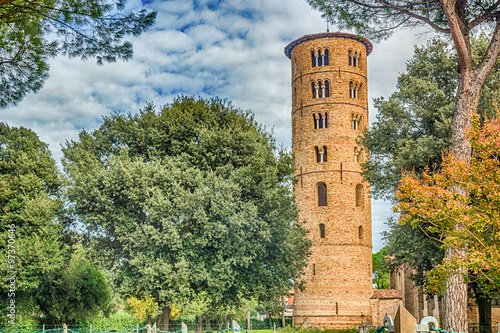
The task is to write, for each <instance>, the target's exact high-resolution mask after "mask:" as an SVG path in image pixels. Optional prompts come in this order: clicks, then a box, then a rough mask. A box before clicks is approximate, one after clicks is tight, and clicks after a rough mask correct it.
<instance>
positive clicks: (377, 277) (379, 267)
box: [372, 247, 389, 289]
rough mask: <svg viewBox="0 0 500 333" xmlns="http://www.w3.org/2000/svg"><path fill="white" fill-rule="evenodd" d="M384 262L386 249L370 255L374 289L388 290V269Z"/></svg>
mask: <svg viewBox="0 0 500 333" xmlns="http://www.w3.org/2000/svg"><path fill="white" fill-rule="evenodd" d="M386 261H387V248H386V247H383V248H381V249H380V251H378V252H376V253H373V254H372V262H373V286H374V288H375V289H387V288H389V269H388V268H387V265H386Z"/></svg>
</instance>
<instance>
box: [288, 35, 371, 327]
mask: <svg viewBox="0 0 500 333" xmlns="http://www.w3.org/2000/svg"><path fill="white" fill-rule="evenodd" d="M371 50H372V44H371V43H370V42H369V41H368V40H367V39H364V38H361V37H359V36H356V35H352V34H346V33H339V32H337V33H329V32H327V33H319V34H314V35H306V36H304V37H301V38H299V39H297V40H295V41H293V42H291V43H290V44H289V45H287V46H286V47H285V54H286V56H287V57H288V58H290V59H291V61H292V150H293V153H294V163H295V168H296V171H295V177H296V178H297V183H296V185H295V186H294V192H295V195H296V202H297V205H298V206H299V209H300V215H299V216H300V220H303V221H305V222H306V226H307V228H308V229H309V231H310V232H309V238H310V239H311V240H312V243H313V245H312V248H311V252H312V255H311V258H310V261H309V266H308V267H307V268H306V271H305V272H304V277H303V280H304V282H305V283H306V289H305V290H304V291H302V292H301V291H299V290H296V291H295V308H294V325H295V327H316V328H318V327H321V328H322V329H344V328H352V327H357V326H359V325H361V324H362V323H363V321H369V318H371V310H370V296H371V294H372V238H371V206H370V187H369V184H368V183H366V182H365V181H364V180H363V178H362V177H361V174H360V172H361V166H360V163H362V162H363V161H364V159H365V158H366V152H365V149H364V148H363V147H362V146H360V145H359V144H357V143H356V138H357V137H358V135H359V134H360V133H361V131H362V130H363V129H364V128H366V127H367V126H368V96H367V78H366V73H367V70H366V57H367V55H368V54H370V52H371Z"/></svg>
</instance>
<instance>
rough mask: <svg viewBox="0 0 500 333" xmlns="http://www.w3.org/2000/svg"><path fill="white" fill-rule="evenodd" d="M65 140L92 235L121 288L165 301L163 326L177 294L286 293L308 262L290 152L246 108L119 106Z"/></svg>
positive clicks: (71, 193) (211, 302)
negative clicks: (125, 109)
mask: <svg viewBox="0 0 500 333" xmlns="http://www.w3.org/2000/svg"><path fill="white" fill-rule="evenodd" d="M63 151H64V160H63V164H64V167H65V170H66V171H67V174H68V176H69V178H70V181H71V186H70V188H69V190H68V197H69V199H70V200H71V201H72V202H73V208H74V212H75V214H76V215H77V216H78V220H79V221H81V222H82V223H83V225H84V227H85V229H86V232H87V235H88V236H87V239H88V241H89V244H91V246H93V248H94V249H102V250H99V251H98V254H100V255H102V256H105V258H102V260H101V262H104V263H109V264H110V269H114V270H115V271H118V272H120V273H119V274H117V275H118V276H119V285H120V286H121V288H122V292H123V293H125V294H127V295H130V296H141V297H143V296H148V295H151V296H153V297H154V298H155V300H156V301H158V303H159V306H160V309H161V313H162V315H161V316H160V318H159V319H160V322H162V323H163V325H164V326H163V327H164V328H166V326H167V325H168V318H169V313H170V308H171V307H172V305H173V304H176V305H179V307H180V308H183V307H185V306H186V305H188V304H191V305H193V304H194V305H196V306H197V307H198V308H200V309H203V308H219V307H223V306H227V307H230V306H232V305H236V304H239V302H240V300H241V299H242V298H249V296H255V297H257V298H258V299H259V300H260V301H265V300H269V299H274V300H276V299H279V297H280V296H282V295H284V294H286V293H287V292H288V291H289V289H290V288H291V287H292V285H293V281H294V280H296V279H297V278H298V277H299V275H300V272H301V270H302V269H303V268H304V267H305V265H306V258H307V255H308V248H309V241H308V240H307V239H306V238H305V232H306V231H305V229H304V228H303V226H302V224H301V223H299V222H298V221H297V208H296V206H295V205H294V203H293V198H292V195H291V182H292V166H291V156H290V154H289V153H287V152H285V151H284V150H283V149H278V148H277V147H276V145H275V143H274V139H273V138H272V137H271V135H270V134H269V133H267V132H266V131H265V130H264V128H263V127H262V126H261V125H259V124H257V123H256V122H255V120H254V119H253V116H252V115H251V114H250V113H248V112H243V111H241V110H237V109H235V108H233V107H231V106H230V105H227V104H225V103H223V102H222V101H220V100H210V101H205V100H202V99H194V98H188V97H181V98H178V99H176V100H175V101H174V103H172V104H170V105H167V106H165V107H163V108H162V109H161V110H160V111H158V112H157V111H155V109H154V107H153V106H151V105H150V106H148V107H146V108H145V109H144V110H142V111H140V112H139V113H138V114H135V115H132V114H128V115H118V114H115V115H112V116H111V117H108V118H106V119H105V121H104V123H103V125H102V126H101V127H100V128H99V129H98V130H96V131H94V132H93V133H87V132H85V131H83V132H81V133H80V138H79V140H78V141H74V142H69V143H67V145H66V147H65V148H64V149H63ZM111 264H112V267H111ZM297 287H299V286H297Z"/></svg>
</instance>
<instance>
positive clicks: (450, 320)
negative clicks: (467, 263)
mask: <svg viewBox="0 0 500 333" xmlns="http://www.w3.org/2000/svg"><path fill="white" fill-rule="evenodd" d="M459 82H460V83H459V87H458V93H457V105H456V107H455V112H454V114H453V120H452V123H451V145H450V153H451V154H452V155H453V156H454V157H455V158H456V159H457V160H460V161H465V162H467V163H470V161H471V155H472V151H471V145H470V141H469V140H468V139H467V137H466V133H465V130H466V129H467V128H470V127H471V119H470V116H471V115H472V114H473V113H474V112H475V111H476V109H477V103H478V101H479V96H480V93H481V87H482V84H479V83H478V82H474V80H473V79H472V74H471V73H470V72H465V73H464V72H461V73H460V80H459ZM451 190H452V191H453V192H455V193H458V194H460V195H463V196H466V195H468V193H467V192H466V191H465V189H463V188H461V187H458V186H455V187H453V188H451ZM462 227H463V226H462V225H461V224H460V223H457V224H456V225H455V228H462ZM465 256H467V249H466V248H447V249H446V252H445V258H446V259H452V258H457V257H465ZM466 275H467V271H466V270H465V269H463V268H459V269H457V270H456V271H453V272H449V274H448V277H447V280H446V292H445V295H444V328H445V329H446V330H451V329H453V330H454V331H455V332H457V331H458V332H467V330H468V327H467V284H466V283H465V282H464V277H465V276H466Z"/></svg>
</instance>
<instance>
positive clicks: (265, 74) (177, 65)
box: [0, 0, 425, 251]
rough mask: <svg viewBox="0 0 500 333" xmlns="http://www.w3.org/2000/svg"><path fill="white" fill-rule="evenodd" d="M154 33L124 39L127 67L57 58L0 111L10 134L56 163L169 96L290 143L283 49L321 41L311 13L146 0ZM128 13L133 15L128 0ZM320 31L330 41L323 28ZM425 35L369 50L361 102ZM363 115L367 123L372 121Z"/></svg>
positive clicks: (300, 0) (280, 6)
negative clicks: (249, 117) (31, 136)
mask: <svg viewBox="0 0 500 333" xmlns="http://www.w3.org/2000/svg"><path fill="white" fill-rule="evenodd" d="M143 2H144V3H147V4H146V8H150V9H156V10H157V11H158V18H157V23H156V25H155V26H154V27H153V28H152V29H151V30H150V31H149V32H147V33H145V34H143V35H141V36H140V37H137V38H134V39H131V41H132V42H133V44H134V59H133V60H131V61H129V62H118V63H115V64H105V65H104V66H97V65H96V64H95V61H93V60H88V61H86V62H82V61H80V60H78V59H68V58H64V57H58V58H56V59H54V60H53V61H52V62H51V70H50V78H49V79H48V80H47V81H46V83H45V86H44V87H43V89H42V90H41V91H40V92H39V93H38V94H35V95H30V96H28V97H27V98H25V99H24V100H23V101H22V102H21V103H20V104H19V105H18V106H16V107H13V108H9V109H6V110H0V112H1V113H2V117H1V119H2V121H6V122H7V123H8V124H9V125H10V126H25V127H28V128H31V129H32V130H34V131H35V132H36V133H37V134H38V135H39V136H40V139H41V140H43V141H44V142H46V143H48V144H49V147H50V149H51V150H52V152H53V154H54V157H55V158H56V160H60V158H61V150H60V147H61V144H64V142H65V141H66V140H72V139H76V138H77V137H78V133H79V131H80V130H82V129H86V130H93V129H95V128H97V127H98V126H99V125H100V124H101V122H102V116H103V115H109V114H110V113H111V112H132V113H134V112H137V111H138V110H139V109H141V108H143V107H144V106H145V104H146V102H153V103H154V104H155V105H157V106H161V105H164V104H166V103H169V102H172V100H173V98H174V97H175V96H177V95H180V94H184V95H193V96H201V97H211V96H218V97H221V98H227V99H228V100H229V101H232V103H233V105H235V106H236V107H239V108H242V109H245V110H246V109H250V110H252V111H253V112H254V113H255V115H256V119H257V120H258V121H259V122H261V123H263V124H265V125H266V127H267V128H268V129H273V131H274V136H275V137H276V139H277V141H278V142H279V143H283V144H284V145H285V146H288V147H289V146H290V143H291V118H290V111H291V88H290V72H291V71H290V62H289V59H288V58H287V57H286V56H285V55H284V53H283V48H284V47H285V46H286V45H287V44H288V43H289V42H291V41H292V40H294V39H297V38H299V37H301V36H303V35H306V34H311V33H318V32H324V31H326V23H325V21H324V20H323V19H322V18H321V16H320V13H319V12H317V11H315V10H313V9H311V8H310V7H309V5H308V4H307V3H306V2H305V0H286V1H285V0H171V1H160V0H148V1H143ZM128 5H129V7H131V8H133V7H136V8H137V7H139V6H141V2H140V1H136V0H129V3H128ZM330 31H332V32H334V31H337V29H336V27H330ZM424 42H425V35H417V34H416V33H415V32H411V31H406V32H401V33H398V34H396V35H394V36H393V37H391V38H390V39H389V40H387V41H385V42H381V43H374V48H373V52H372V54H371V55H370V56H369V57H368V91H369V99H370V100H371V99H372V98H374V97H380V96H388V95H389V94H390V93H391V92H393V91H394V89H395V83H396V78H397V75H398V73H401V72H403V71H404V68H405V61H406V60H407V59H409V58H410V57H411V56H412V54H413V45H414V44H421V43H424ZM374 116H375V110H374V109H373V108H372V107H371V108H370V121H374V119H375V117H374ZM390 212H391V208H390V205H389V204H388V203H384V202H380V201H372V216H373V249H374V251H378V250H379V249H380V247H381V246H382V240H381V236H380V232H381V230H383V229H385V227H386V226H385V224H384V222H385V220H386V218H387V216H388V215H389V214H390Z"/></svg>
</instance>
